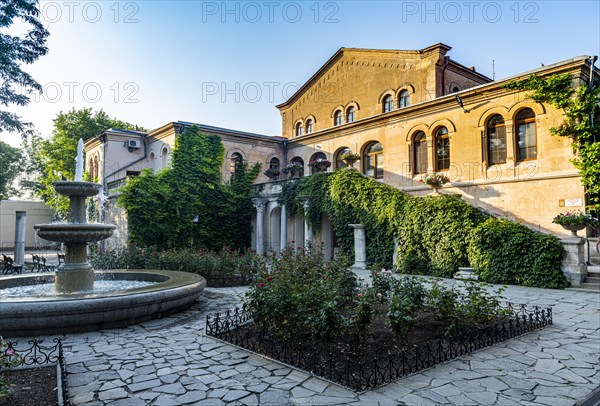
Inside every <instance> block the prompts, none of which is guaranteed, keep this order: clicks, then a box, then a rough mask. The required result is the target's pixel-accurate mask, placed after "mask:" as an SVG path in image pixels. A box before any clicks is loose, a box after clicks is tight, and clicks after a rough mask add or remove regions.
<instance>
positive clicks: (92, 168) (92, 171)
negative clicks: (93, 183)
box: [88, 158, 96, 179]
mask: <svg viewBox="0 0 600 406" xmlns="http://www.w3.org/2000/svg"><path fill="white" fill-rule="evenodd" d="M88 173H89V174H90V178H92V179H94V178H95V177H96V176H95V175H94V158H90V161H89V163H88Z"/></svg>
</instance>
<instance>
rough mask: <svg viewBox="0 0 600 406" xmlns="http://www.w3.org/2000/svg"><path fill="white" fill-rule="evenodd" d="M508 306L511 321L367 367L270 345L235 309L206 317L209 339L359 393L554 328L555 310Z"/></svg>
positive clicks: (290, 346) (391, 356) (323, 354)
mask: <svg viewBox="0 0 600 406" xmlns="http://www.w3.org/2000/svg"><path fill="white" fill-rule="evenodd" d="M507 306H508V307H509V308H510V309H511V310H513V314H512V316H511V317H510V318H508V319H506V320H503V321H501V322H498V323H496V324H493V325H488V326H485V327H481V328H476V329H473V330H470V331H468V332H465V333H462V334H458V335H455V336H451V337H447V338H443V339H438V340H434V341H430V342H426V343H424V344H422V345H415V346H413V347H412V348H408V349H403V350H401V351H399V352H397V353H393V354H389V355H387V356H385V357H380V358H375V359H373V361H372V362H369V363H357V362H356V360H354V359H351V358H346V359H339V358H336V357H334V355H333V354H332V353H331V352H330V351H327V350H326V349H324V348H322V347H320V346H318V345H314V346H313V348H312V349H311V350H309V351H307V350H306V348H304V350H300V349H297V348H294V346H293V344H290V342H287V341H284V340H272V339H268V338H265V337H264V336H262V335H261V334H256V333H252V332H251V330H250V329H244V328H240V327H242V326H244V325H246V324H248V323H251V319H250V316H249V314H248V313H247V312H246V311H245V310H240V309H237V308H236V309H235V310H233V311H231V310H230V311H227V312H226V313H221V314H216V315H214V316H212V317H211V316H210V315H208V316H207V317H206V334H207V335H209V336H213V337H215V338H218V339H221V340H224V341H228V342H230V343H232V344H235V345H238V346H240V347H244V348H247V349H249V350H251V351H255V352H259V353H261V354H263V355H266V356H268V357H271V358H274V359H276V360H279V361H282V362H284V363H286V364H289V365H293V366H295V367H297V368H300V369H303V370H305V371H309V372H312V373H313V374H315V375H319V376H322V377H324V378H326V379H329V380H331V381H334V382H337V383H340V384H342V385H344V386H347V387H349V388H352V389H354V390H357V391H365V390H368V389H372V388H375V387H377V386H380V385H383V384H385V383H388V382H392V381H394V380H396V379H399V378H401V377H403V376H406V375H410V374H413V373H415V372H418V371H421V370H423V369H426V368H430V367H432V366H434V365H437V364H440V363H442V362H446V361H450V360H452V359H454V358H457V357H460V356H463V355H466V354H469V353H472V352H474V351H477V350H480V349H482V348H485V347H489V346H491V345H494V344H497V343H499V342H502V341H506V340H508V339H510V338H513V337H516V336H519V335H521V334H524V333H528V332H530V331H533V330H537V329H539V328H542V327H544V326H547V325H551V324H552V309H551V308H546V309H541V308H539V307H537V306H536V307H534V308H533V309H531V310H529V309H527V308H526V306H525V305H512V304H510V303H509V304H507Z"/></svg>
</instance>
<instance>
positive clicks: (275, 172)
mask: <svg viewBox="0 0 600 406" xmlns="http://www.w3.org/2000/svg"><path fill="white" fill-rule="evenodd" d="M263 173H264V174H265V176H266V177H267V178H269V179H273V178H276V177H278V176H279V174H280V172H279V169H272V168H269V169H267V170H266V171H264V172H263Z"/></svg>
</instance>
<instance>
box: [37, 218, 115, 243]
mask: <svg viewBox="0 0 600 406" xmlns="http://www.w3.org/2000/svg"><path fill="white" fill-rule="evenodd" d="M33 228H34V229H35V230H37V234H38V236H39V237H41V238H43V239H45V240H48V241H54V242H62V243H84V242H91V241H101V240H105V239H107V238H108V237H110V236H111V235H112V234H113V232H114V231H115V228H116V226H114V225H112V224H87V223H50V224H36V225H34V226H33Z"/></svg>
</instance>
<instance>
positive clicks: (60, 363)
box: [2, 338, 71, 406]
mask: <svg viewBox="0 0 600 406" xmlns="http://www.w3.org/2000/svg"><path fill="white" fill-rule="evenodd" d="M52 342H53V344H50V345H44V341H43V340H32V341H29V342H28V343H27V344H28V347H25V346H19V343H18V342H10V341H9V342H7V343H5V344H6V347H5V348H4V349H3V351H2V352H3V353H4V355H5V356H6V357H8V358H9V359H11V358H12V357H17V359H18V360H20V362H19V363H18V364H17V365H16V366H17V367H20V366H35V365H39V366H45V365H56V366H57V378H58V381H59V382H57V383H58V384H59V385H60V386H61V388H62V391H60V392H61V393H59V395H60V398H59V404H62V405H64V406H70V405H71V402H70V401H69V390H68V389H67V367H66V363H65V357H64V354H63V346H62V341H61V339H60V338H55V339H53V340H52ZM61 402H62V403H61Z"/></svg>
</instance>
